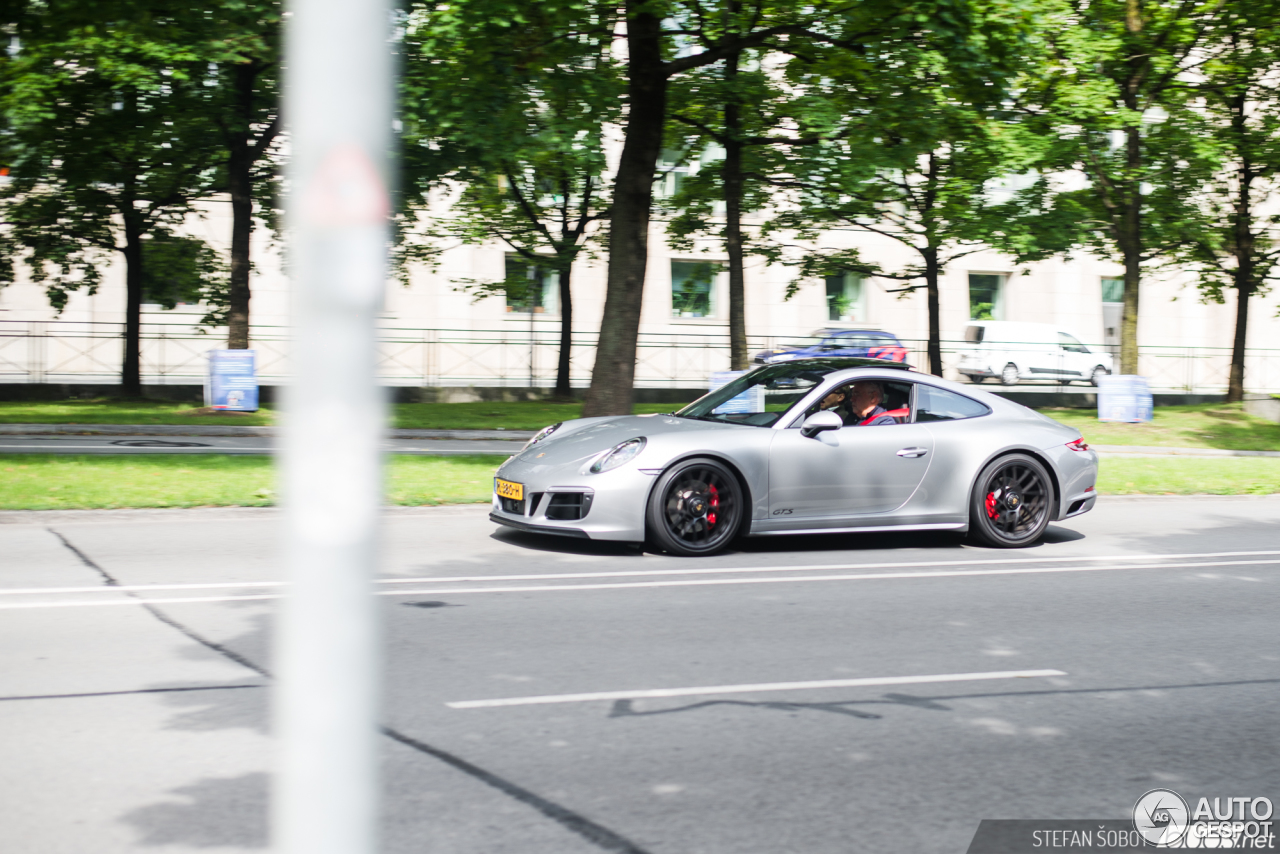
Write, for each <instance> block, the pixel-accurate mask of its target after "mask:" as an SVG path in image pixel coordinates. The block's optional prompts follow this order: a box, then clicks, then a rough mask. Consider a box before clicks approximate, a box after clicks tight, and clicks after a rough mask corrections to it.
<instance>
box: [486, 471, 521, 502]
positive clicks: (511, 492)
mask: <svg viewBox="0 0 1280 854" xmlns="http://www.w3.org/2000/svg"><path fill="white" fill-rule="evenodd" d="M493 491H494V492H496V493H498V496H499V497H501V498H510V499H511V500H512V501H524V484H523V483H512V482H511V481H509V480H503V479H502V478H500V477H495V478H494V479H493Z"/></svg>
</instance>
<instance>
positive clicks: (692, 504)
mask: <svg viewBox="0 0 1280 854" xmlns="http://www.w3.org/2000/svg"><path fill="white" fill-rule="evenodd" d="M744 509H745V501H744V499H743V493H742V486H741V485H740V484H739V483H738V478H737V477H735V476H734V474H733V472H731V471H729V469H728V468H726V467H725V466H724V465H722V464H721V463H718V462H716V461H715V460H711V459H707V458H705V457H697V458H694V459H691V460H682V461H681V462H679V463H676V464H675V465H674V466H672V467H671V468H669V469H667V470H666V471H665V472H663V473H662V475H661V476H660V477H659V478H658V482H657V483H656V484H654V486H653V492H652V493H650V495H649V509H648V513H647V514H646V516H647V518H646V522H647V527H648V533H649V539H650V541H651V543H652V545H653V546H655V547H656V548H658V549H660V550H662V551H666V552H669V553H671V554H674V555H681V556H683V557H698V556H702V555H712V554H715V553H716V552H719V551H721V550H722V549H723V548H724V547H725V546H726V545H728V544H729V543H730V542H731V541H732V540H733V538H734V537H735V536H737V534H738V529H739V528H740V527H741V526H742V520H743V512H744Z"/></svg>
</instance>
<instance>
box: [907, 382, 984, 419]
mask: <svg viewBox="0 0 1280 854" xmlns="http://www.w3.org/2000/svg"><path fill="white" fill-rule="evenodd" d="M990 411H991V410H990V409H988V408H987V406H986V404H982V403H978V401H976V400H973V399H972V398H968V397H965V396H964V395H960V394H956V393H955V392H950V391H947V390H945V389H941V388H935V387H934V386H931V385H925V384H924V383H918V384H917V385H916V421H959V420H961V419H964V418H977V417H978V416H980V415H986V414H987V413H989V412H990Z"/></svg>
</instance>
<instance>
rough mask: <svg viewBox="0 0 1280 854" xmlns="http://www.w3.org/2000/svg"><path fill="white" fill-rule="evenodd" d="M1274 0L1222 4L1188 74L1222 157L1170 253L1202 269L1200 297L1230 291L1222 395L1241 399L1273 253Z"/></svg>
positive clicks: (1276, 219)
mask: <svg viewBox="0 0 1280 854" xmlns="http://www.w3.org/2000/svg"><path fill="white" fill-rule="evenodd" d="M1278 28H1280V7H1277V5H1276V4H1275V3H1274V2H1271V0H1263V2H1249V3H1245V2H1241V0H1231V2H1229V3H1227V4H1225V5H1224V7H1223V9H1222V12H1221V16H1220V18H1219V19H1218V21H1217V22H1216V26H1215V28H1214V31H1213V33H1212V34H1211V37H1212V42H1211V46H1210V47H1209V53H1210V59H1209V60H1208V61H1206V62H1205V63H1204V64H1203V66H1202V74H1201V75H1198V76H1197V77H1196V78H1193V79H1192V80H1191V81H1187V84H1186V85H1187V86H1188V88H1189V89H1190V90H1191V93H1192V94H1193V95H1199V96H1200V97H1201V98H1202V100H1200V101H1199V102H1198V103H1197V104H1196V105H1195V106H1196V107H1197V109H1198V110H1200V111H1202V112H1203V113H1204V116H1205V119H1206V125H1207V127H1208V132H1209V134H1210V139H1211V141H1212V143H1213V144H1214V145H1216V147H1217V153H1218V155H1219V156H1220V158H1221V160H1222V167H1221V168H1220V169H1218V170H1216V171H1214V172H1213V173H1212V174H1211V176H1210V177H1209V179H1208V180H1205V181H1203V182H1202V183H1201V184H1200V186H1199V188H1198V192H1194V193H1193V195H1192V201H1193V203H1194V204H1196V205H1197V206H1198V207H1199V209H1200V210H1201V211H1202V213H1203V214H1204V218H1205V224H1206V226H1207V227H1205V228H1203V229H1198V230H1196V231H1195V232H1193V234H1192V239H1191V240H1190V241H1189V242H1188V243H1187V244H1186V245H1185V247H1184V248H1183V250H1182V251H1180V252H1179V253H1178V256H1177V257H1178V260H1181V261H1184V262H1187V263H1189V264H1190V265H1192V266H1193V268H1195V269H1197V270H1198V271H1199V273H1200V291H1201V294H1202V295H1203V298H1204V299H1205V301H1212V302H1217V303H1222V302H1225V296H1226V293H1227V291H1228V290H1234V291H1235V298H1236V317H1235V333H1234V335H1233V336H1232V345H1231V369H1230V373H1229V377H1228V382H1227V399H1228V400H1231V401H1239V400H1243V399H1244V368H1245V365H1244V362H1245V345H1246V341H1247V336H1248V328H1249V302H1250V299H1251V298H1252V297H1254V296H1258V295H1261V294H1265V293H1266V292H1267V291H1268V290H1269V289H1270V284H1271V279H1272V277H1273V276H1274V275H1275V273H1276V272H1277V267H1276V265H1277V262H1280V243H1278V242H1277V241H1276V240H1275V239H1274V238H1273V237H1272V231H1273V230H1274V228H1275V227H1276V226H1277V225H1278V224H1280V216H1277V215H1276V214H1274V213H1268V211H1269V210H1271V206H1270V205H1269V204H1268V203H1269V202H1271V201H1273V200H1274V199H1275V197H1276V195H1277V190H1278V189H1280V187H1277V179H1280V81H1278V80H1277V73H1278V72H1280V29H1278Z"/></svg>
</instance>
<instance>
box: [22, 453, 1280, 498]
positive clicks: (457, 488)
mask: <svg viewBox="0 0 1280 854" xmlns="http://www.w3.org/2000/svg"><path fill="white" fill-rule="evenodd" d="M501 459H502V458H501V457H494V456H486V455H475V456H456V457H418V456H393V457H390V458H389V459H388V464H387V469H386V495H387V502H388V503H389V504H398V505H405V506H422V505H431V504H468V503H477V502H479V503H484V502H487V501H489V496H490V492H491V489H492V480H491V478H492V477H493V472H494V470H495V469H496V468H497V467H498V464H499V463H500V462H501ZM275 490H276V479H275V469H274V465H273V462H272V460H271V458H269V457H265V456H263V457H258V456H252V457H250V456H218V455H214V454H207V455H206V454H201V455H194V454H192V455H189V456H178V455H176V454H146V455H143V454H139V455H136V456H135V455H130V456H125V455H119V456H116V455H110V456H108V455H80V456H72V455H63V454H3V455H0V509H3V510H70V509H106V508H125V507H208V506H247V507H263V506H268V505H271V504H274V503H275V501H276V492H275ZM1098 490H1099V492H1101V493H1103V494H1110V495H1139V494H1148V495H1191V494H1209V495H1267V494H1271V493H1280V459H1270V458H1264V459H1258V458H1232V457H1228V458H1223V459H1219V458H1213V459H1207V458H1195V457H1151V458H1143V457H1107V458H1104V459H1103V460H1102V465H1101V473H1100V478H1099V483H1098Z"/></svg>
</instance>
